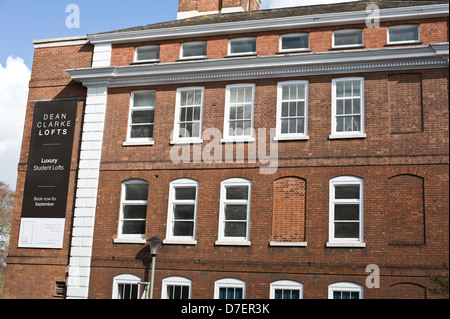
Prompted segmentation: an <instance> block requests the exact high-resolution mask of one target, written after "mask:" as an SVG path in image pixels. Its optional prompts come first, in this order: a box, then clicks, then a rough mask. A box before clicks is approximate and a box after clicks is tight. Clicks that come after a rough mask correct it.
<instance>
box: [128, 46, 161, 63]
mask: <svg viewBox="0 0 450 319" xmlns="http://www.w3.org/2000/svg"><path fill="white" fill-rule="evenodd" d="M153 48H157V49H158V58H157V59H147V60H138V51H139V50H145V49H153ZM159 50H160V46H159V45H147V46H142V47H136V48H135V49H134V59H133V61H134V62H159V54H160V53H159Z"/></svg>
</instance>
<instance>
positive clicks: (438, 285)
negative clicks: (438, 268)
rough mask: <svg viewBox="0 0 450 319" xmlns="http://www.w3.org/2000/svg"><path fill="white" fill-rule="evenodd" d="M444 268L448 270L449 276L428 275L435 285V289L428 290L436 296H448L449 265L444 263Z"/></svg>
mask: <svg viewBox="0 0 450 319" xmlns="http://www.w3.org/2000/svg"><path fill="white" fill-rule="evenodd" d="M442 266H443V267H444V269H445V270H447V276H443V275H439V274H435V273H428V274H427V275H428V278H430V280H431V282H432V283H433V287H429V288H427V290H428V291H430V292H433V293H435V294H440V295H446V294H448V263H444V264H443V265H442Z"/></svg>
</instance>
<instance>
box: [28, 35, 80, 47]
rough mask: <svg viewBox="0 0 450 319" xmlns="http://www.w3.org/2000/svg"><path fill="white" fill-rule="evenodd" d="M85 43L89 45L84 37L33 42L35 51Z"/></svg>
mask: <svg viewBox="0 0 450 319" xmlns="http://www.w3.org/2000/svg"><path fill="white" fill-rule="evenodd" d="M86 43H89V40H88V39H87V37H86V36H75V37H64V38H53V39H43V40H34V41H33V44H34V48H35V49H41V48H54V47H63V46H71V45H82V44H86Z"/></svg>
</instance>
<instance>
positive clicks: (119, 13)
mask: <svg viewBox="0 0 450 319" xmlns="http://www.w3.org/2000/svg"><path fill="white" fill-rule="evenodd" d="M345 1H355V0H263V2H262V5H261V9H272V8H279V7H293V6H301V5H313V4H323V3H334V2H345ZM69 4H75V5H77V6H78V8H79V10H80V12H79V13H80V26H79V28H67V27H66V19H67V17H68V16H69V15H70V13H71V12H66V7H67V6H68V5H69ZM177 11H178V0H126V1H123V0H122V1H119V0H0V181H3V182H5V183H7V184H8V185H10V187H11V189H13V190H14V189H15V186H16V179H17V164H18V161H19V154H20V148H21V143H22V132H23V123H24V119H25V110H26V103H27V96H28V82H29V79H30V75H31V68H32V63H33V51H34V47H33V40H39V39H49V38H59V37H70V36H82V35H87V34H91V33H98V32H104V31H112V30H118V29H123V28H129V27H136V26H140V25H147V24H153V23H158V22H164V21H170V20H175V19H176V16H177Z"/></svg>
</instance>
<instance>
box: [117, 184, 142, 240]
mask: <svg viewBox="0 0 450 319" xmlns="http://www.w3.org/2000/svg"><path fill="white" fill-rule="evenodd" d="M130 184H146V185H147V186H148V187H149V183H148V182H147V181H144V180H141V179H131V180H127V181H125V182H123V183H122V194H121V197H120V217H119V229H118V232H117V234H118V236H117V238H115V239H114V242H115V243H120V242H124V243H128V242H129V243H145V230H144V234H123V233H122V229H123V222H124V209H123V208H124V206H125V205H146V206H147V205H148V199H146V200H125V195H126V193H125V188H126V185H130ZM149 192H150V188H149ZM147 214H148V209H147V210H146V215H145V219H144V220H143V221H144V222H146V220H147Z"/></svg>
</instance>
